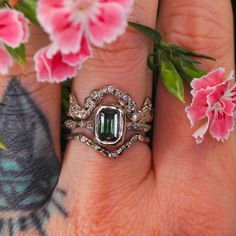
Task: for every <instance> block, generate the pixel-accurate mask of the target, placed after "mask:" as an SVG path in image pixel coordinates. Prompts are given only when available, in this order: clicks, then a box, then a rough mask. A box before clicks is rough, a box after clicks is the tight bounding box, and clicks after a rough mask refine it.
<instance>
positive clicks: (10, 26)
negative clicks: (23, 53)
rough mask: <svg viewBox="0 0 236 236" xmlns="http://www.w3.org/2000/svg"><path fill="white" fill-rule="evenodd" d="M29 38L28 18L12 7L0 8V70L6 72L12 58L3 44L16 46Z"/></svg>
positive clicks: (11, 62)
mask: <svg viewBox="0 0 236 236" xmlns="http://www.w3.org/2000/svg"><path fill="white" fill-rule="evenodd" d="M28 38H29V29H28V20H27V19H26V18H25V17H24V15H23V14H22V13H20V12H18V11H16V10H13V9H0V72H1V74H7V73H8V69H9V67H10V66H12V65H13V59H12V57H11V55H10V54H9V53H8V51H7V49H6V47H5V45H7V46H9V47H12V48H17V47H19V46H20V45H21V44H22V43H26V42H27V40H28Z"/></svg>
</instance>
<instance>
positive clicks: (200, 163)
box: [0, 0, 236, 236]
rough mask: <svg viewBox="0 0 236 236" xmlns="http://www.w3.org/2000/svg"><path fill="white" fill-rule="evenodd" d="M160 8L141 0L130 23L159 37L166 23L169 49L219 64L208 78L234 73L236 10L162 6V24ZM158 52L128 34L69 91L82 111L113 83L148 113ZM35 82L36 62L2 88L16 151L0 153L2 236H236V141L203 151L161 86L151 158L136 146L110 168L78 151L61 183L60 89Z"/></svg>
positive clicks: (182, 1) (223, 5) (182, 3)
mask: <svg viewBox="0 0 236 236" xmlns="http://www.w3.org/2000/svg"><path fill="white" fill-rule="evenodd" d="M157 6H158V1H157V0H148V1H146V2H144V1H136V5H135V9H134V12H133V13H132V16H131V20H132V21H134V22H138V23H141V24H145V25H149V26H151V27H155V25H156V21H157V25H158V29H159V31H160V32H161V33H162V35H163V36H164V38H165V40H166V41H167V42H173V43H177V44H179V45H181V46H183V47H186V48H188V49H191V50H193V51H196V52H199V53H204V54H207V55H211V56H213V57H215V58H216V59H217V61H216V63H215V62H206V61H204V63H203V66H204V67H205V69H206V70H212V69H214V68H216V67H218V66H224V67H226V69H227V70H228V71H230V70H232V69H234V55H233V51H234V50H233V48H234V46H233V45H234V42H233V20H232V9H231V2H230V1H228V0H227V1H221V0H217V1H214V2H213V1H212V0H206V1H196V0H188V1H187V0H179V1H171V0H163V1H162V2H161V5H160V6H159V7H160V9H159V11H160V14H159V16H158V18H157V17H156V13H157ZM32 30H33V32H34V33H32V34H31V35H33V36H32V38H31V43H30V46H29V47H28V49H27V54H28V57H29V58H30V57H31V56H32V55H33V52H34V51H36V49H37V48H38V47H39V46H41V45H44V44H45V45H46V44H47V39H46V36H45V35H44V34H43V33H42V32H40V31H39V30H38V29H35V28H33V29H32ZM150 50H151V44H150V42H149V41H148V40H147V39H146V38H145V36H144V35H143V34H141V33H139V32H137V31H135V30H133V29H131V28H129V29H128V30H127V32H126V33H125V34H124V35H123V36H122V37H120V38H119V39H118V41H117V42H115V43H113V44H112V45H109V46H107V47H106V48H105V49H95V50H94V58H92V59H89V60H88V61H87V62H86V64H85V65H84V67H83V69H82V70H81V71H80V73H79V76H78V77H77V78H75V79H74V81H73V86H72V92H73V93H74V94H76V96H77V98H78V99H79V102H80V103H82V102H83V99H84V98H85V97H86V96H87V95H88V94H89V92H90V91H91V90H92V89H94V88H101V87H103V86H104V85H106V84H114V85H116V86H117V87H119V88H120V89H121V90H123V91H127V92H128V93H129V94H130V95H131V96H132V97H133V98H134V100H135V101H136V102H137V105H138V107H139V108H140V106H141V105H142V102H143V100H144V98H145V96H147V95H151V87H152V85H151V84H152V75H151V72H150V71H148V69H147V66H146V58H147V56H148V54H149V52H150ZM34 76H35V75H34V74H33V66H32V63H31V62H30V61H29V64H28V65H27V67H26V68H25V69H24V70H22V69H20V68H18V67H17V66H16V67H15V68H13V69H12V71H11V72H10V73H9V75H8V76H6V77H4V78H3V79H2V80H1V82H0V83H1V88H3V87H5V88H6V89H3V90H2V91H1V94H2V95H3V102H5V103H6V105H8V106H5V107H2V108H0V132H1V134H2V135H3V136H4V139H5V142H6V145H7V147H8V149H9V150H8V152H5V151H0V170H1V171H0V186H1V188H0V211H1V214H0V215H1V216H0V232H1V233H2V235H14V233H15V234H16V235H38V234H40V235H49V236H60V235H62V236H74V235H79V236H80V235H85V236H87V235H108V236H110V235H111V236H113V235H120V236H124V235H135V236H138V235H140V236H144V235H145V236H146V235H147V236H156V235H161V236H162V235H163V236H169V235H170V236H171V235H179V236H184V235H191V236H194V235H207V236H208V235H224V236H231V235H232V236H234V235H235V234H236V226H235V224H234V222H235V220H236V190H235V184H236V174H235V168H236V163H235V156H236V149H235V145H234V143H235V141H236V135H235V133H233V134H232V135H231V137H230V139H229V140H228V141H227V142H225V143H218V142H216V141H215V140H213V139H211V138H209V137H207V138H206V139H205V141H204V143H203V144H201V145H196V144H195V142H194V140H193V139H192V138H191V135H192V130H191V129H190V127H189V121H188V120H187V118H186V115H185V112H184V108H185V106H186V104H181V103H180V102H179V101H177V100H176V99H175V98H173V97H171V96H170V95H169V94H168V93H167V92H166V91H165V90H164V89H163V87H162V85H161V84H159V85H158V89H157V94H156V108H155V109H156V114H155V122H154V140H153V145H152V146H153V148H152V151H150V149H149V147H148V146H147V145H146V144H142V143H136V144H135V145H134V146H133V147H131V148H130V149H128V150H127V151H126V152H125V153H124V154H123V156H122V157H121V158H120V159H117V160H109V159H106V158H103V157H101V156H100V154H97V153H96V152H95V151H93V150H92V149H91V148H89V147H87V146H86V145H85V144H82V143H80V142H77V141H70V142H69V143H68V146H67V149H66V153H65V155H64V158H63V161H62V169H61V172H60V176H59V171H60V170H59V163H58V161H57V158H59V156H60V154H59V153H60V148H59V146H60V142H59V130H60V126H59V123H60V122H59V117H60V109H59V106H60V99H59V98H60V92H59V86H58V85H48V84H38V83H36V82H34V81H33V80H32V79H33V77H34ZM13 77H16V78H17V80H16V79H15V80H12V78H13ZM17 81H20V83H19V82H17ZM7 86H8V87H7ZM26 91H28V92H30V93H25V92H26ZM186 93H187V95H186V98H187V99H186V100H187V102H188V103H189V102H190V96H189V95H188V94H189V91H187V92H186ZM9 104H10V106H9ZM53 147H54V148H53ZM5 160H7V161H6V162H5ZM11 160H12V162H11ZM16 163H17V164H16ZM9 176H10V177H9ZM57 177H59V181H58V183H57V185H56V188H55V190H54V191H53V188H54V186H55V184H56V180H57ZM4 178H5V179H4ZM24 184H25V186H26V187H25V188H24ZM17 186H18V187H17ZM19 186H20V187H19ZM17 189H18V192H17ZM52 192H53V193H52ZM51 194H52V196H51ZM1 222H2V223H1ZM1 225H2V228H1Z"/></svg>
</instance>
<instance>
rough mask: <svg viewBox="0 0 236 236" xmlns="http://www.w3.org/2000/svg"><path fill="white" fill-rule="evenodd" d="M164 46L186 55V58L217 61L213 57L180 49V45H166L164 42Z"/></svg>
mask: <svg viewBox="0 0 236 236" xmlns="http://www.w3.org/2000/svg"><path fill="white" fill-rule="evenodd" d="M162 45H163V46H164V47H167V48H168V49H170V50H172V51H173V52H178V53H181V54H184V55H186V56H190V57H198V58H203V59H208V60H212V61H215V58H213V57H210V56H207V55H203V54H199V53H195V52H193V51H190V50H187V49H185V48H182V47H180V46H178V45H175V44H166V43H163V42H162ZM162 45H161V46H162Z"/></svg>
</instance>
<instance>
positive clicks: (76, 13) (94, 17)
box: [37, 0, 133, 53]
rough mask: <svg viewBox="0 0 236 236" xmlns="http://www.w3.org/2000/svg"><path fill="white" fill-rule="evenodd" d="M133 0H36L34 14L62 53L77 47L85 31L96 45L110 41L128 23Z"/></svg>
mask: <svg viewBox="0 0 236 236" xmlns="http://www.w3.org/2000/svg"><path fill="white" fill-rule="evenodd" d="M132 4H133V0H52V1H48V0H39V1H38V10H37V15H38V19H39V21H40V23H41V25H42V26H43V28H44V29H45V30H46V31H47V32H48V33H49V35H50V37H51V39H52V41H53V43H54V44H55V45H56V46H57V48H60V50H61V52H62V53H70V52H72V53H74V52H77V51H78V50H79V49H80V41H81V38H82V36H83V35H84V34H85V35H86V36H87V37H88V39H89V41H90V42H92V43H93V44H94V45H95V46H99V47H101V46H103V44H104V43H111V42H112V41H114V40H115V39H116V38H117V37H118V36H119V35H121V34H122V33H123V32H124V30H125V27H126V25H127V16H128V12H129V11H130V9H131V7H132Z"/></svg>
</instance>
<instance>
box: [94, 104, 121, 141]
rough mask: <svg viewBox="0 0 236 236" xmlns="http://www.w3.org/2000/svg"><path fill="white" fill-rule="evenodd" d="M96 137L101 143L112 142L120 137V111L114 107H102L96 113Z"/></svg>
mask: <svg viewBox="0 0 236 236" xmlns="http://www.w3.org/2000/svg"><path fill="white" fill-rule="evenodd" d="M96 120H97V122H98V124H97V129H96V131H97V134H96V135H97V139H98V140H99V141H100V142H101V143H107V144H114V143H116V142H118V141H119V140H120V139H121V136H122V130H123V117H122V114H121V111H120V110H119V109H117V108H114V107H108V106H105V107H102V108H101V109H100V110H99V112H98V113H97V119H96Z"/></svg>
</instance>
